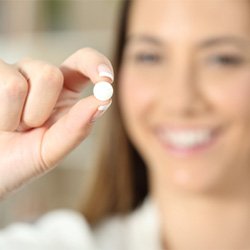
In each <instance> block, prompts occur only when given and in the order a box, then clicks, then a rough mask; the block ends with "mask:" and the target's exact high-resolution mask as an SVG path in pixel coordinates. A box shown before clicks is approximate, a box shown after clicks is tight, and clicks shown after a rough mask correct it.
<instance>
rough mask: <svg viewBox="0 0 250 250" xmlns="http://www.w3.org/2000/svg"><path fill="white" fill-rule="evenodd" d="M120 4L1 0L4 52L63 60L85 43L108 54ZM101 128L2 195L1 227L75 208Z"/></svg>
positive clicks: (111, 0)
mask: <svg viewBox="0 0 250 250" xmlns="http://www.w3.org/2000/svg"><path fill="white" fill-rule="evenodd" d="M120 5H121V1H120V0H0V58H1V59H3V60H5V61H6V62H8V63H15V62H16V61H18V60H20V59H21V58H23V57H31V58H36V59H40V60H45V61H49V62H50V63H53V64H55V65H59V64H60V63H61V62H62V61H63V60H64V59H66V58H67V57H68V56H69V55H71V54H72V53H73V52H75V51H76V50H78V49H80V48H83V47H87V46H88V47H93V48H95V49H97V50H99V51H100V52H102V53H103V54H105V55H106V56H107V57H109V58H110V57H112V55H113V50H114V44H115V32H116V28H117V20H118V18H119V8H120ZM91 90H92V87H91V86H89V87H88V88H87V90H86V92H85V94H83V96H84V95H87V94H88V93H89V92H90V91H91ZM100 122H101V121H100ZM97 134H98V125H97V126H95V128H94V130H93V131H92V133H91V135H90V136H89V137H88V138H87V139H86V140H85V141H84V142H83V143H82V144H81V145H80V146H79V147H78V148H77V149H76V150H74V151H73V152H72V153H71V154H70V155H69V156H67V157H66V159H65V160H63V161H62V162H61V163H60V166H59V167H58V168H56V169H55V170H53V171H52V172H50V173H48V174H47V175H45V176H43V177H42V178H40V179H39V180H36V181H33V182H31V183H30V184H28V185H26V186H25V187H23V188H22V189H20V190H18V191H17V192H15V193H13V194H11V195H9V196H8V197H6V198H5V199H4V200H1V202H0V227H1V228H2V227H4V226H6V225H8V224H10V223H12V222H17V221H27V222H31V221H33V220H35V219H36V218H37V217H39V216H40V215H41V214H43V213H46V212H47V211H49V210H53V209H57V208H62V207H63V208H77V207H78V206H79V203H80V202H79V201H80V200H81V197H82V195H83V190H84V186H85V185H86V180H84V176H86V174H87V173H88V171H91V168H90V167H89V166H90V165H91V162H92V161H93V158H94V152H95V147H96V143H95V139H96V137H97ZM62 141H63V138H62Z"/></svg>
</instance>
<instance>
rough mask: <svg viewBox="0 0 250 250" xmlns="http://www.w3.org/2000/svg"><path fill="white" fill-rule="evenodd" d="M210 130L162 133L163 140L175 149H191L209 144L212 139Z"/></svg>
mask: <svg viewBox="0 0 250 250" xmlns="http://www.w3.org/2000/svg"><path fill="white" fill-rule="evenodd" d="M211 134H212V132H211V131H210V130H193V131H190V130H188V131H178V132H177V131H175V132H173V131H169V130H167V131H162V135H161V137H162V139H163V140H164V141H165V142H166V143H168V144H171V145H172V146H174V147H179V148H190V147H195V146H198V145H201V144H204V143H206V142H208V141H209V140H210V138H211Z"/></svg>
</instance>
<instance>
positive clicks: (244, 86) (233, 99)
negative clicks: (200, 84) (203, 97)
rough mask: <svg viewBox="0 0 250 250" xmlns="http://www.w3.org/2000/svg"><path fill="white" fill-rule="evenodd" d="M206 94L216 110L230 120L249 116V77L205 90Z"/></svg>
mask: <svg viewBox="0 0 250 250" xmlns="http://www.w3.org/2000/svg"><path fill="white" fill-rule="evenodd" d="M205 91H206V93H207V95H208V98H209V99H210V101H211V102H212V103H213V104H214V106H216V108H217V109H219V110H220V111H222V112H224V114H228V115H229V116H230V117H231V118H232V116H234V117H235V118H236V117H242V118H243V117H248V116H249V115H250V76H249V75H247V76H242V77H241V78H238V80H235V81H231V82H227V83H225V84H223V86H220V87H210V88H207V89H206V90H205Z"/></svg>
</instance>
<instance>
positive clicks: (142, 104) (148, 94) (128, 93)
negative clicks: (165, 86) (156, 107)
mask: <svg viewBox="0 0 250 250" xmlns="http://www.w3.org/2000/svg"><path fill="white" fill-rule="evenodd" d="M119 86H120V87H119V97H120V102H121V108H122V110H123V113H124V115H126V116H127V117H128V116H129V117H130V118H132V117H133V119H138V118H140V117H144V116H145V115H146V114H147V111H149V109H150V107H152V105H153V103H154V100H155V96H156V93H155V90H154V88H153V87H152V85H150V84H146V83H145V82H143V81H142V80H141V79H140V78H138V77H136V76H135V75H133V74H131V73H130V74H129V73H126V71H124V72H121V74H120V80H119Z"/></svg>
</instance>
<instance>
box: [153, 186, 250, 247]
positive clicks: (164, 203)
mask: <svg viewBox="0 0 250 250" xmlns="http://www.w3.org/2000/svg"><path fill="white" fill-rule="evenodd" d="M163 189H164V190H163ZM248 189H249V188H248ZM248 189H247V188H245V189H244V190H245V191H244V193H243V192H240V190H239V192H240V194H239V193H238V191H236V190H234V192H231V193H230V194H229V193H225V192H222V193H219V192H218V193H215V192H213V193H212V194H208V193H206V194H197V193H196V194H194V193H191V192H189V193H184V192H181V191H180V190H178V191H176V190H173V189H171V188H166V187H165V188H163V185H160V184H159V182H158V186H157V185H155V186H154V188H153V189H151V190H152V196H153V198H154V200H155V202H156V205H157V206H158V208H159V214H160V221H161V222H162V225H161V228H162V235H163V238H164V242H166V248H167V249H168V250H200V249H204V246H205V249H208V250H233V249H239V250H247V249H250V212H249V211H250V194H249V192H246V190H248Z"/></svg>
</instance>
